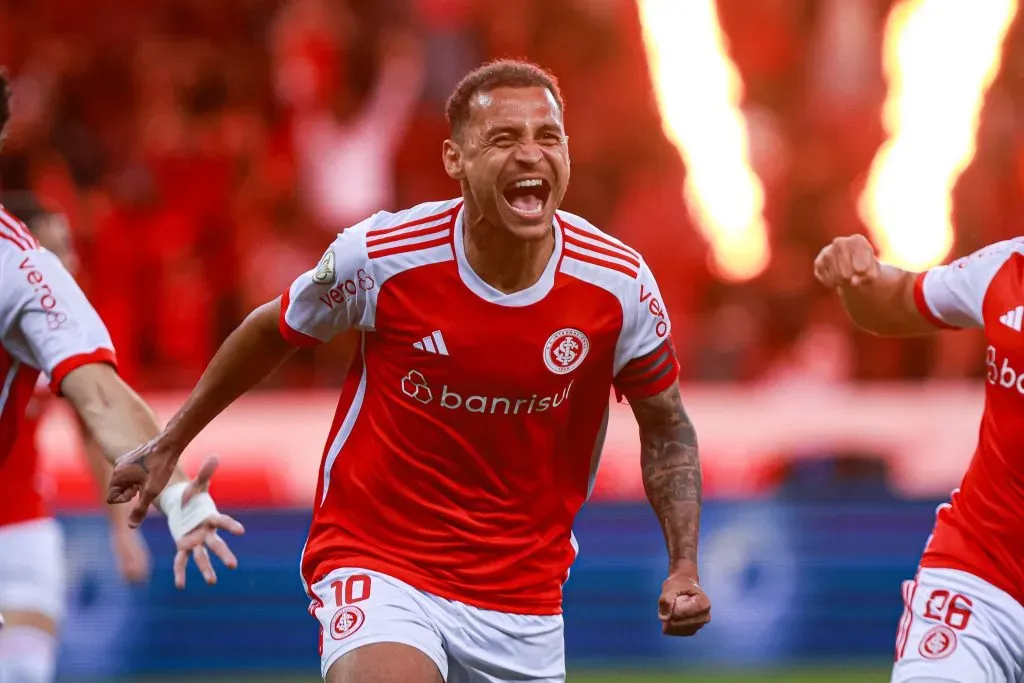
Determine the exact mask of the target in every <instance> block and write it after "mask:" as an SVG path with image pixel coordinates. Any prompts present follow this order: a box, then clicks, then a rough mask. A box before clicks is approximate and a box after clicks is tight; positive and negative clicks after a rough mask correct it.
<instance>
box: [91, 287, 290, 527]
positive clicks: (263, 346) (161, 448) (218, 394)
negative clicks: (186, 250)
mask: <svg viewBox="0 0 1024 683" xmlns="http://www.w3.org/2000/svg"><path fill="white" fill-rule="evenodd" d="M280 315H281V300H280V299H276V300H274V301H271V302H270V303H267V304H264V305H263V306H260V307H259V308H257V309H256V310H255V311H253V312H252V313H251V314H250V315H249V317H247V318H246V319H245V320H244V321H243V322H242V324H241V325H239V326H238V328H237V329H235V331H234V332H232V333H231V335H230V336H229V337H228V338H227V340H225V342H224V343H223V344H222V345H221V347H220V349H218V350H217V353H216V354H215V355H214V357H213V360H211V361H210V365H209V366H208V367H207V368H206V371H205V372H204V373H203V376H202V378H201V379H200V380H199V383H198V384H197V385H196V387H195V389H193V391H192V393H191V395H189V397H188V399H187V400H186V401H185V403H184V405H182V407H181V408H180V409H179V410H178V412H177V413H176V414H175V415H174V417H173V418H171V420H170V421H169V422H168V423H167V427H166V428H165V429H164V431H163V432H160V431H159V430H156V431H152V432H147V434H146V438H145V439H144V440H143V441H141V442H139V443H142V444H143V445H142V446H139V447H137V448H135V447H134V446H133V448H134V450H132V452H131V453H128V454H127V455H125V456H124V457H122V458H121V459H120V460H119V461H118V464H117V467H116V469H115V470H114V475H113V476H112V477H111V481H110V491H109V493H108V498H107V500H108V502H110V503H123V502H127V501H129V500H131V499H132V498H133V497H134V496H135V494H136V492H139V493H140V495H139V499H138V501H137V502H136V504H135V507H134V508H133V509H132V511H131V514H130V516H129V522H130V523H131V524H132V525H133V526H138V525H139V524H140V523H141V522H142V520H143V519H144V518H145V516H146V512H147V510H148V509H149V505H150V503H152V502H153V501H154V500H156V499H157V496H159V495H160V492H161V491H162V490H163V488H164V486H166V485H167V484H168V482H169V481H170V482H172V483H173V482H174V481H175V479H176V478H177V477H178V476H179V475H178V474H176V472H177V470H176V469H175V466H176V464H177V462H178V458H180V457H181V454H182V452H183V451H184V450H185V448H186V447H187V446H188V444H189V443H190V442H191V441H192V440H193V439H194V438H195V437H196V435H197V434H199V432H201V431H202V430H203V428H204V427H206V425H208V424H209V423H210V422H211V421H213V419H214V418H215V417H217V415H219V414H220V413H221V412H222V411H223V410H224V409H225V408H227V407H228V406H229V405H231V403H232V402H234V401H235V400H236V399H238V397H240V396H241V395H242V394H244V393H245V392H247V391H249V390H250V389H251V388H253V387H254V386H256V385H257V384H259V383H260V382H261V381H262V380H263V379H264V378H265V377H266V376H267V375H269V374H270V373H271V372H272V371H273V370H275V369H276V368H277V367H278V366H279V365H280V364H281V363H283V362H284V361H285V359H287V358H288V357H289V356H290V355H291V354H292V353H293V351H294V350H295V347H294V346H293V345H292V344H290V343H288V342H287V341H286V340H285V339H284V337H283V336H282V335H281V332H280V330H279V329H278V319H279V318H280ZM135 446H138V443H136V444H135ZM125 450H131V449H125ZM122 452H124V451H122Z"/></svg>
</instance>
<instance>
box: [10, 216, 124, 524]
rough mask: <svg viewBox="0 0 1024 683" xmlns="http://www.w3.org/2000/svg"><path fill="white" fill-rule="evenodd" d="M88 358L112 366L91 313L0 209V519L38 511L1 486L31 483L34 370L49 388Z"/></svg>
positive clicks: (28, 499) (66, 278) (34, 503)
mask: <svg viewBox="0 0 1024 683" xmlns="http://www.w3.org/2000/svg"><path fill="white" fill-rule="evenodd" d="M94 362H106V363H110V364H112V365H114V364H115V360H114V351H113V345H112V344H111V342H110V336H109V335H108V334H107V330H106V328H105V327H104V326H103V323H102V322H101V321H100V319H99V316H97V315H96V312H95V311H94V310H93V308H92V306H91V305H90V304H89V302H88V300H87V299H86V298H85V295H84V294H83V293H82V290H81V289H79V288H78V285H77V284H76V283H75V281H74V279H73V278H72V277H71V275H70V274H69V273H68V272H67V270H65V269H64V267H63V266H62V265H61V263H60V261H59V260H58V259H57V257H56V256H54V255H53V254H52V253H50V252H49V251H46V250H45V249H42V248H40V246H39V243H38V242H37V241H36V240H35V238H34V237H32V235H31V234H29V232H28V230H27V229H26V228H25V226H24V225H23V224H22V223H20V222H19V221H18V220H17V219H15V218H14V217H12V216H11V215H10V214H8V213H6V212H5V211H4V209H3V207H0V480H2V481H3V483H2V484H0V524H2V523H10V522H11V521H20V520H24V519H31V518H32V517H34V516H37V514H38V512H39V507H38V500H37V499H36V498H35V497H33V496H30V495H22V494H18V495H15V494H13V493H11V492H10V490H9V489H8V488H7V487H9V488H10V489H19V490H21V489H24V488H25V487H32V486H33V485H34V479H35V475H36V463H35V457H36V456H35V448H34V447H32V448H28V447H26V442H25V441H24V439H31V438H32V434H31V431H32V430H31V429H30V427H31V425H30V424H27V423H26V416H25V411H26V408H27V407H28V405H29V401H30V400H31V399H32V396H33V393H34V392H35V388H36V382H37V380H38V378H39V374H40V372H42V373H44V374H45V375H46V377H47V379H48V381H49V384H50V388H51V389H52V390H53V391H55V392H57V391H59V388H60V383H61V381H62V380H63V379H64V377H65V376H67V374H68V373H69V372H71V371H72V370H74V369H75V368H78V367H81V366H82V365H85V364H88V363H94ZM16 444H17V447H16ZM13 458H19V459H22V461H19V462H17V463H14V462H8V460H10V459H13ZM29 460H31V462H28V461H29ZM22 493H24V491H22Z"/></svg>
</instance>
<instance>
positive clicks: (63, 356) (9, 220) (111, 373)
mask: <svg viewBox="0 0 1024 683" xmlns="http://www.w3.org/2000/svg"><path fill="white" fill-rule="evenodd" d="M9 118H10V91H9V89H8V87H7V78H6V75H5V74H4V73H3V72H2V71H0V136H2V134H3V132H4V128H5V127H6V123H7V121H8V119H9ZM115 364H116V363H115V356H114V350H113V345H112V344H111V342H110V336H109V335H108V334H107V330H106V328H105V327H104V325H103V323H102V322H101V321H100V319H99V316H97V315H96V312H95V310H93V308H92V306H91V305H90V304H89V302H88V301H87V300H86V298H85V296H84V294H83V293H82V290H81V289H79V287H78V285H77V284H76V283H75V281H74V279H73V278H72V277H71V275H70V274H69V273H68V271H67V270H66V269H65V268H64V267H63V266H62V265H61V262H60V260H59V259H58V258H57V256H56V255H55V254H54V253H52V252H50V251H48V250H47V249H44V248H42V247H40V245H39V240H38V239H37V238H36V237H35V236H34V235H33V234H32V233H31V232H30V231H29V230H28V228H27V227H26V226H25V224H24V223H22V222H21V221H19V220H18V219H17V218H15V217H14V216H12V215H11V214H10V213H8V212H7V211H6V210H4V208H3V207H2V206H0V467H3V469H0V477H4V478H5V479H6V477H7V476H8V475H9V474H10V472H12V471H16V470H17V469H19V468H21V467H24V466H25V465H26V463H15V462H14V458H18V457H25V454H30V453H32V451H30V450H26V449H18V450H15V445H16V443H17V442H18V440H19V437H20V436H21V435H22V433H23V432H25V431H26V430H27V429H28V425H26V415H25V411H26V408H27V407H28V404H29V402H30V401H31V400H32V398H33V394H34V393H35V389H36V383H37V380H38V379H39V375H40V373H43V374H44V375H45V376H46V378H47V380H48V384H49V387H50V389H51V390H52V391H53V392H54V393H57V394H61V395H63V396H65V397H66V398H67V399H68V401H69V402H70V403H71V405H72V406H73V408H74V409H75V411H76V412H77V414H78V416H79V418H80V419H81V421H82V423H83V424H84V426H85V428H86V430H87V432H88V435H89V437H90V438H91V439H92V440H94V441H95V443H96V444H97V445H98V447H99V448H100V449H101V450H102V452H103V454H104V456H105V457H106V459H107V460H108V461H109V462H114V461H115V460H116V459H117V457H118V456H120V455H122V454H124V453H126V452H128V451H131V450H132V449H133V448H136V447H137V446H138V445H139V444H144V443H146V442H147V441H148V440H149V439H151V438H152V437H153V436H154V435H156V434H158V433H159V431H160V428H159V425H158V424H157V422H156V419H155V417H154V416H153V414H152V412H151V411H150V410H149V407H148V406H147V405H146V404H145V403H144V402H143V401H142V399H141V398H139V396H138V395H137V394H136V393H135V392H134V391H132V389H131V388H130V387H129V386H128V385H127V384H125V383H124V382H123V381H122V380H121V379H120V378H119V377H118V375H117V372H116V371H115V369H114V368H115ZM215 467H216V461H215V460H214V459H210V460H208V461H207V462H206V464H204V465H203V467H202V468H201V470H200V473H199V475H198V476H197V477H196V479H195V480H194V481H191V482H190V481H189V480H188V479H187V478H186V477H185V475H184V474H183V473H182V472H181V471H180V470H178V469H168V470H167V471H166V472H165V476H167V477H168V478H169V479H170V481H171V485H170V486H169V487H168V488H167V490H166V491H164V493H163V494H161V496H160V497H159V499H158V500H157V501H156V502H157V504H158V506H159V507H160V509H161V510H162V511H163V512H164V513H165V514H166V515H167V517H168V523H169V525H170V530H171V534H172V536H173V537H174V539H175V541H176V543H177V548H178V555H177V557H176V558H175V563H174V574H175V581H176V582H177V583H178V585H183V584H184V579H185V564H186V562H187V560H188V555H189V554H191V555H192V556H193V558H194V559H195V562H196V564H197V566H199V567H200V569H201V570H202V571H203V574H204V577H205V578H206V579H207V581H209V582H211V583H212V582H213V581H214V580H215V575H214V570H213V566H212V564H211V562H210V557H209V553H208V551H207V548H209V550H211V551H213V552H214V553H215V554H216V555H218V556H219V557H220V558H221V559H222V560H224V561H225V563H226V564H228V565H229V566H234V565H235V563H236V560H235V558H234V556H233V555H232V553H231V551H230V549H229V548H228V547H227V545H226V544H225V543H224V540H223V539H222V538H220V537H219V536H218V535H217V531H218V530H219V529H224V530H227V531H230V532H232V533H241V531H242V527H241V525H240V524H239V523H238V522H236V521H235V520H233V519H231V518H230V517H228V516H227V515H223V514H220V513H219V512H218V510H217V508H216V506H215V505H214V503H213V499H212V498H210V495H209V494H208V493H207V492H206V491H207V488H208V485H209V479H210V476H211V475H212V474H213V470H214V468H215ZM8 468H12V469H8ZM5 483H6V482H5ZM22 483H23V484H24V485H25V486H29V483H28V482H22ZM23 493H27V492H23ZM28 500H31V498H28ZM23 503H24V497H22V499H12V498H11V497H10V496H4V497H3V498H0V508H3V514H0V519H8V517H9V516H10V515H19V514H22V513H25V512H26V510H21V509H15V508H16V507H18V506H21V505H22V504H23ZM7 531H10V530H9V529H8V530H7ZM28 537H30V538H31V539H33V540H27V538H26V537H25V536H24V535H21V534H15V533H5V534H0V602H3V603H6V607H8V608H9V611H8V614H7V616H8V623H7V627H6V628H5V629H4V631H3V632H2V633H0V681H6V680H17V681H25V682H26V683H47V681H48V680H50V679H51V678H52V675H53V666H52V657H53V647H54V645H53V642H52V641H53V632H54V630H55V628H56V624H55V622H56V615H57V613H58V612H59V609H58V605H57V604H56V603H55V601H56V600H59V598H58V597H57V593H56V592H55V591H57V590H58V589H59V586H54V585H51V579H53V578H54V577H55V576H59V567H57V566H53V567H48V568H46V570H45V571H44V572H42V573H38V572H33V573H32V575H31V576H27V575H24V571H23V567H24V566H25V564H24V562H25V561H29V562H31V559H32V558H34V557H38V556H39V555H40V553H42V554H43V555H45V554H46V553H47V552H51V551H52V552H59V551H58V550H56V549H54V548H51V549H50V550H47V549H41V548H35V549H32V548H28V547H24V543H29V544H30V545H31V544H33V543H43V544H47V543H54V542H55V541H54V538H53V536H52V534H50V535H48V534H46V533H35V534H28ZM13 559H17V560H19V561H18V562H15V563H14V564H13V565H10V564H8V563H7V561H10V560H13ZM54 572H56V573H57V574H54ZM40 610H42V611H43V612H44V619H38V618H36V616H33V614H35V613H38V612H39V611H40ZM51 627H52V628H51ZM12 651H17V652H16V656H8V655H11V653H12Z"/></svg>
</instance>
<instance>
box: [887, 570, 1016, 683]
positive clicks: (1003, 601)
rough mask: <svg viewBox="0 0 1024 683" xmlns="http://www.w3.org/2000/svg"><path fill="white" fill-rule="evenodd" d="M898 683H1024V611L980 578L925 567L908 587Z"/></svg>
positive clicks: (898, 651) (898, 637)
mask: <svg viewBox="0 0 1024 683" xmlns="http://www.w3.org/2000/svg"><path fill="white" fill-rule="evenodd" d="M903 602H904V605H905V609H904V612H903V618H902V619H901V620H900V625H899V630H898V632H897V635H896V665H895V666H894V667H893V672H892V683H911V682H912V681H914V680H918V679H921V680H928V681H935V680H938V681H950V682H951V683H1016V682H1017V681H1022V680H1024V607H1022V606H1021V605H1020V603H1018V602H1017V601H1016V600H1014V599H1013V598H1011V597H1010V596H1009V595H1008V594H1006V593H1005V592H1003V591H1001V590H999V589H998V588H996V587H995V586H993V585H992V584H990V583H988V582H986V581H982V580H981V579H979V578H978V577H976V576H974V575H972V574H968V573H966V572H962V571H957V570H954V569H929V568H924V569H921V571H920V572H919V573H918V575H917V579H916V580H914V581H905V582H904V583H903Z"/></svg>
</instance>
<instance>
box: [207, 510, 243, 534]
mask: <svg viewBox="0 0 1024 683" xmlns="http://www.w3.org/2000/svg"><path fill="white" fill-rule="evenodd" d="M207 523H208V524H210V525H211V526H213V527H215V528H217V529H223V530H224V531H227V532H228V533H229V534H234V535H235V536H241V535H242V534H244V533H245V527H244V526H242V523H241V522H239V521H238V520H236V519H235V518H234V517H231V516H230V515H225V514H220V515H217V516H216V517H212V518H210V519H209V520H207Z"/></svg>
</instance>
